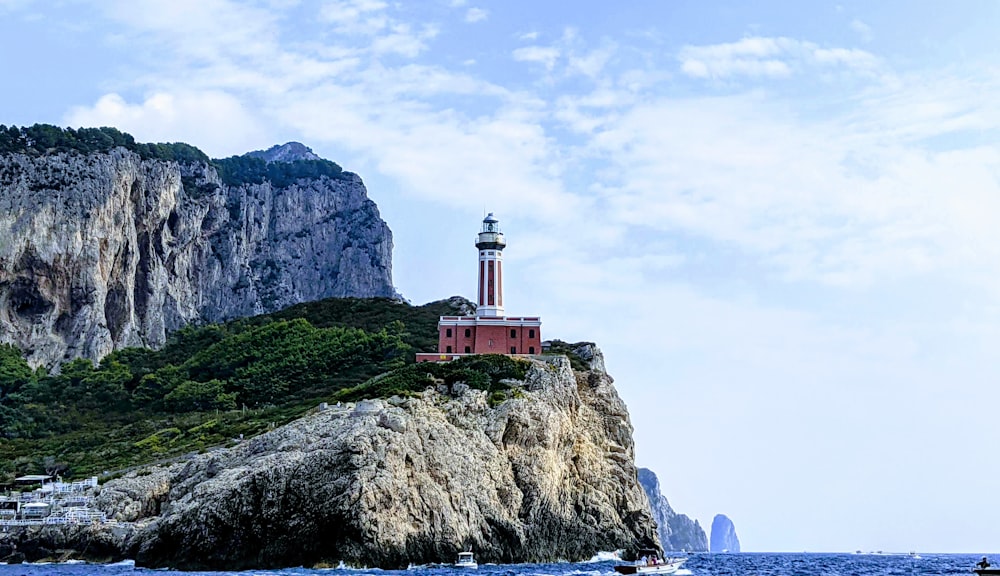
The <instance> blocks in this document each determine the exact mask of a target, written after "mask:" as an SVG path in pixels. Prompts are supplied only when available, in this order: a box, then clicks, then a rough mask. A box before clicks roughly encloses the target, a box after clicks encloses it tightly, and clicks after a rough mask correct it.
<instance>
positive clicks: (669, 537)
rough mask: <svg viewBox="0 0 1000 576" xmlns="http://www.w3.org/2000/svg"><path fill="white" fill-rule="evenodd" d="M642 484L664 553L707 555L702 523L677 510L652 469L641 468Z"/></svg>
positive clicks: (706, 542)
mask: <svg viewBox="0 0 1000 576" xmlns="http://www.w3.org/2000/svg"><path fill="white" fill-rule="evenodd" d="M639 484H640V485H642V489H643V490H644V491H645V492H646V497H647V498H648V499H649V507H650V510H651V511H652V513H653V519H655V520H656V529H657V532H658V533H659V536H660V543H661V544H662V545H663V549H664V550H665V551H673V552H682V551H683V552H708V538H707V537H706V536H705V531H704V530H702V528H701V524H699V523H698V521H697V520H692V519H691V518H688V517H687V516H686V515H684V514H678V513H677V512H675V511H674V509H673V508H672V507H671V506H670V502H668V501H667V498H666V496H664V495H663V493H662V492H661V490H660V480H659V479H658V478H657V477H656V474H654V473H653V471H652V470H650V469H648V468H639Z"/></svg>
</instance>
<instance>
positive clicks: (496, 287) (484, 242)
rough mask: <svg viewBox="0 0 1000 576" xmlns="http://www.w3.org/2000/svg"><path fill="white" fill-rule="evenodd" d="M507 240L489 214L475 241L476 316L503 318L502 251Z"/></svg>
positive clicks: (498, 224)
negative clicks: (477, 256) (477, 269)
mask: <svg viewBox="0 0 1000 576" xmlns="http://www.w3.org/2000/svg"><path fill="white" fill-rule="evenodd" d="M506 246H507V240H506V239H505V238H504V237H503V232H501V231H500V222H498V221H497V219H496V218H494V217H493V213H492V212H490V213H489V215H488V216H486V218H484V219H483V229H482V230H481V231H480V232H479V237H478V238H477V239H476V248H479V302H478V306H477V307H476V316H489V317H495V316H503V249H504V248H505V247H506Z"/></svg>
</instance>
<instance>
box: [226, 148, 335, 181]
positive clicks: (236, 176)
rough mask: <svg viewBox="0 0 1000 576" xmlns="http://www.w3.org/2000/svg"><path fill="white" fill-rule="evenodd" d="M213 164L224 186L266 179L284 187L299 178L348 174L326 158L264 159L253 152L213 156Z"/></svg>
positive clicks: (333, 176)
mask: <svg viewBox="0 0 1000 576" xmlns="http://www.w3.org/2000/svg"><path fill="white" fill-rule="evenodd" d="M212 165H213V166H215V169H216V170H218V171H219V177H220V178H222V181H223V182H225V183H226V185H227V186H239V185H241V184H261V183H263V182H264V181H265V180H267V181H269V182H271V185H272V186H274V187H276V188H285V187H286V186H289V185H290V184H294V183H295V181H296V180H298V179H300V178H307V179H309V178H320V177H323V176H326V177H328V178H334V179H337V178H341V179H343V178H347V175H346V174H345V173H344V171H343V169H342V168H341V167H340V166H339V165H338V164H337V163H336V162H331V161H329V160H296V161H295V162H267V161H265V160H264V159H263V158H255V157H253V156H232V157H230V158H224V159H221V160H213V161H212Z"/></svg>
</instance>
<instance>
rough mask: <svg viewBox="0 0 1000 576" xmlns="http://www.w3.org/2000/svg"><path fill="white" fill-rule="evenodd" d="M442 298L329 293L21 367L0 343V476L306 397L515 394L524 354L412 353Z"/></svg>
mask: <svg viewBox="0 0 1000 576" xmlns="http://www.w3.org/2000/svg"><path fill="white" fill-rule="evenodd" d="M452 312H453V311H452V309H451V308H450V307H449V305H448V303H447V302H445V301H441V302H433V303H430V304H426V305H424V306H417V307H414V306H410V305H408V304H405V303H402V302H397V301H393V300H389V299H385V298H371V299H356V298H346V299H329V300H324V301H320V302H310V303H307V304H300V305H297V306H293V307H290V308H287V309H285V310H282V311H281V312H278V313H275V314H270V315H265V316H257V317H253V318H245V319H240V320H236V321H233V322H229V323H226V324H213V325H206V326H200V327H193V326H190V327H187V328H184V329H182V330H179V331H177V332H175V333H173V334H172V335H171V337H170V339H169V342H168V343H167V344H166V346H164V347H163V348H162V349H160V350H149V349H140V348H128V349H125V350H120V351H118V352H115V353H113V354H111V355H109V356H107V357H106V358H104V359H103V360H102V361H101V363H100V364H99V365H97V366H94V365H93V364H91V363H90V362H89V361H86V360H74V361H71V362H67V363H65V364H63V365H62V366H61V367H60V370H58V372H57V373H56V371H53V373H49V372H47V371H45V370H44V369H38V370H32V369H31V368H30V367H29V366H28V364H27V363H26V362H25V360H24V358H23V357H22V356H21V354H20V352H19V351H18V350H17V349H15V348H13V347H11V346H0V477H3V476H6V477H8V478H9V477H12V476H13V475H15V474H25V473H41V472H52V471H61V472H64V473H65V474H68V475H71V476H84V475H89V474H95V473H100V472H103V471H115V470H120V469H123V468H126V467H129V466H133V465H137V464H144V463H150V462H154V461H157V460H159V459H163V458H170V457H175V456H178V455H182V454H186V453H189V452H192V451H202V450H207V449H211V448H212V447H215V446H220V445H225V444H226V443H228V442H231V441H232V439H234V438H238V437H240V436H241V435H243V436H245V437H250V436H253V435H255V434H259V433H261V432H264V431H266V430H268V429H269V428H271V427H273V426H280V425H282V424H285V423H287V422H289V421H291V420H293V419H295V418H298V417H300V416H302V415H303V414H304V413H306V412H307V411H308V410H310V409H314V408H315V407H316V405H317V404H318V403H319V402H323V401H326V402H336V401H340V400H343V401H354V400H358V399H362V398H373V397H388V396H392V395H397V394H398V395H403V396H407V395H413V394H418V393H420V392H422V391H423V390H424V389H425V388H426V387H427V386H433V385H436V384H442V383H443V384H448V385H451V384H455V383H458V382H464V383H465V384H467V385H469V386H470V387H472V388H476V389H480V390H485V391H486V392H487V393H488V394H489V400H490V402H491V404H493V405H496V404H498V403H500V402H503V401H504V400H506V399H508V398H510V397H515V396H517V395H518V394H519V393H520V391H519V390H518V389H516V388H514V389H512V388H511V385H510V382H509V381H510V380H520V379H523V378H524V375H525V372H526V370H527V366H528V364H527V363H526V362H525V361H523V360H518V359H513V358H509V357H507V356H476V357H469V358H464V359H462V360H459V361H456V362H452V363H448V364H433V363H428V364H414V363H413V359H414V358H413V355H414V352H415V350H433V349H435V347H436V346H437V319H438V316H440V315H443V314H450V313H452Z"/></svg>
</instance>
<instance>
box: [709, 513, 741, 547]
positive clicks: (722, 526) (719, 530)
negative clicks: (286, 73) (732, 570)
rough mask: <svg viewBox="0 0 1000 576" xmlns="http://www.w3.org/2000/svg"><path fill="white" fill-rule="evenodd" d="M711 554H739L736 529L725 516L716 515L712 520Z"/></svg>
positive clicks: (738, 540)
mask: <svg viewBox="0 0 1000 576" xmlns="http://www.w3.org/2000/svg"><path fill="white" fill-rule="evenodd" d="M710 551H711V552H733V553H735V552H739V551H740V539H739V538H737V537H736V527H735V526H733V521H732V520H730V519H729V518H728V517H727V516H726V515H725V514H716V516H715V518H714V519H713V520H712V543H711V546H710Z"/></svg>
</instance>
